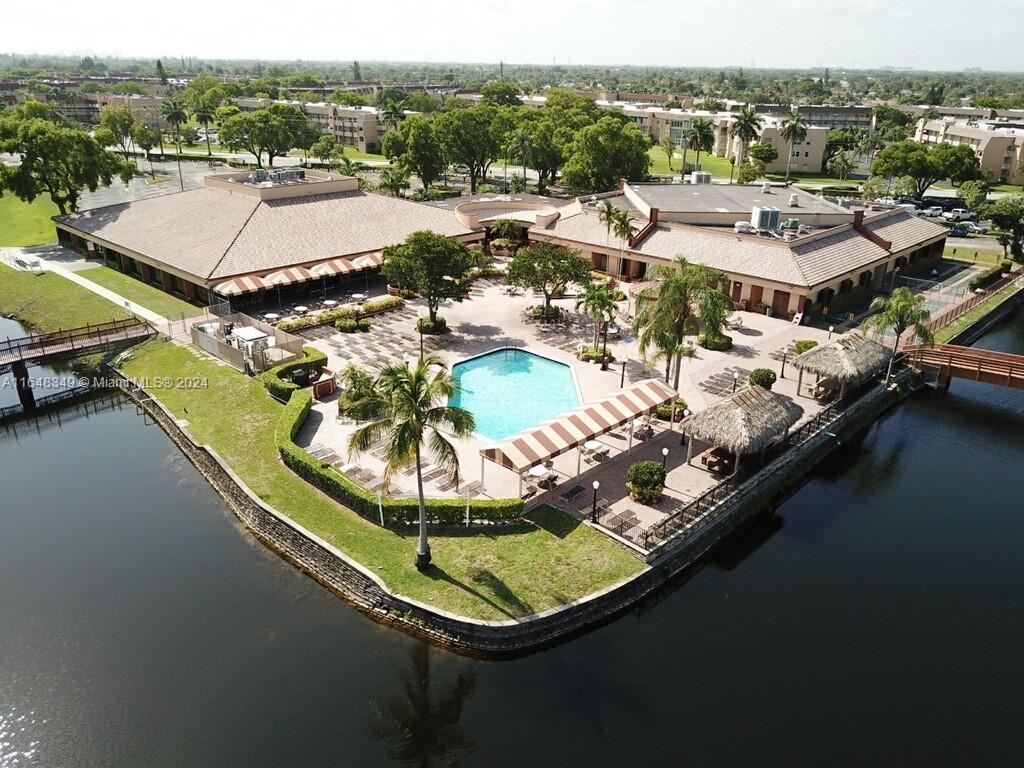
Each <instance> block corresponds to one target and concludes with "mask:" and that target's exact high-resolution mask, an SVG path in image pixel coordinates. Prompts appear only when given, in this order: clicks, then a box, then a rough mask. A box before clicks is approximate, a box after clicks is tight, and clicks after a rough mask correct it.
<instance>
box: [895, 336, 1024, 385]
mask: <svg viewBox="0 0 1024 768" xmlns="http://www.w3.org/2000/svg"><path fill="white" fill-rule="evenodd" d="M903 352H904V353H905V354H906V360H907V363H909V364H910V365H913V366H914V367H915V368H919V369H920V370H921V371H923V372H924V373H931V374H935V375H936V377H937V383H938V385H939V386H940V387H943V388H948V387H949V382H950V380H951V379H968V380H970V381H982V382H985V383H986V384H999V385H1001V386H1004V387H1013V388H1014V389H1024V355H1011V354H1009V353H1007V352H993V351H991V350H988V349H977V348H976V347H960V346H957V345H955V344H936V345H935V346H931V347H928V346H923V345H921V344H912V345H909V346H906V347H904V348H903Z"/></svg>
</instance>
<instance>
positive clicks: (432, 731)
mask: <svg viewBox="0 0 1024 768" xmlns="http://www.w3.org/2000/svg"><path fill="white" fill-rule="evenodd" d="M436 653H439V651H435V650H433V649H431V647H430V646H428V645H427V644H425V643H416V644H414V645H413V646H411V647H410V648H409V659H408V664H407V665H406V667H405V669H404V670H403V671H402V672H401V693H400V694H398V695H395V696H393V697H391V698H390V699H387V700H386V701H385V702H384V703H383V706H381V707H377V708H375V709H376V711H375V715H376V717H375V720H374V721H373V722H372V723H371V727H370V731H371V733H372V735H373V736H374V737H375V738H376V739H378V740H380V741H383V742H384V744H385V748H386V749H387V753H388V755H389V756H390V757H392V758H394V759H396V760H399V761H401V762H402V763H403V764H404V765H415V766H419V768H429V767H430V766H431V765H434V764H435V762H434V761H440V762H441V763H443V764H444V765H458V755H457V753H458V752H463V751H467V750H472V749H473V747H474V744H473V741H472V740H471V739H469V737H467V736H466V734H465V733H464V732H463V729H462V727H461V725H460V723H459V720H460V719H461V718H462V711H463V708H464V707H465V705H466V702H467V700H468V699H469V697H470V696H472V695H473V691H474V689H475V688H476V673H475V672H474V671H473V669H472V668H470V667H464V668H463V669H461V670H460V671H459V672H457V673H456V675H455V679H454V680H452V681H450V682H440V683H437V682H435V681H434V679H433V675H432V670H431V657H432V656H433V655H434V654H436Z"/></svg>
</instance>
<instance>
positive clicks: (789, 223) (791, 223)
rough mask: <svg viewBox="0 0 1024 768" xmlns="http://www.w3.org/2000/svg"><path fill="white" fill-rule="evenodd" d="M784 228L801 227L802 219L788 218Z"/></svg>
mask: <svg viewBox="0 0 1024 768" xmlns="http://www.w3.org/2000/svg"><path fill="white" fill-rule="evenodd" d="M782 228H783V229H800V219H786V222H785V223H784V224H783V225H782Z"/></svg>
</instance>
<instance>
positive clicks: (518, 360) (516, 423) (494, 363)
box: [449, 349, 580, 440]
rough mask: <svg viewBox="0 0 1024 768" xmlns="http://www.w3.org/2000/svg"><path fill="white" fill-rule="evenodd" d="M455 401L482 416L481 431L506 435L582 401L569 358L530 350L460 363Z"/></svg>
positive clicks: (501, 352)
mask: <svg viewBox="0 0 1024 768" xmlns="http://www.w3.org/2000/svg"><path fill="white" fill-rule="evenodd" d="M452 372H453V374H454V376H455V385H456V390H455V394H454V395H453V396H452V398H451V400H450V401H449V404H450V405H454V406H457V407H459V408H464V409H465V410H467V411H469V412H470V413H472V414H473V417H474V418H475V419H476V431H477V432H478V433H479V434H481V435H483V436H484V437H488V438H490V439H491V440H504V439H505V438H506V437H508V436H509V435H514V434H515V433H516V432H520V431H522V430H524V429H527V428H529V427H532V426H534V425H535V424H539V423H540V422H542V421H547V420H548V419H553V418H554V417H555V416H558V415H559V414H562V413H565V412H566V411H570V410H572V409H573V408H575V407H577V406H578V405H579V404H580V399H579V395H578V393H577V391H576V382H575V381H574V379H573V375H572V370H571V369H570V368H569V366H567V365H565V364H564V363H559V362H556V361H554V360H549V359H548V358H546V357H541V356H540V355H535V354H533V353H531V352H524V351H523V350H521V349H508V350H497V351H494V352H488V353H487V354H486V355H481V356H479V357H474V358H472V359H471V360H466V361H465V362H462V363H456V364H455V365H454V366H453V368H452Z"/></svg>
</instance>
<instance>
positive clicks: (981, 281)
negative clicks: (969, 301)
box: [968, 261, 1013, 291]
mask: <svg viewBox="0 0 1024 768" xmlns="http://www.w3.org/2000/svg"><path fill="white" fill-rule="evenodd" d="M1011 269H1013V263H1012V262H1009V261H1004V262H1002V263H1001V264H999V265H997V266H995V267H992V268H991V269H986V270H985V271H984V272H982V273H981V274H980V275H978V276H977V277H975V278H974V279H973V280H971V282H970V283H969V284H968V287H969V288H970V289H971V290H972V291H976V290H978V289H979V288H988V287H989V286H990V285H992V283H997V282H999V279H1000V278H1001V277H1002V276H1003V272H1009V271H1010V270H1011Z"/></svg>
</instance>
